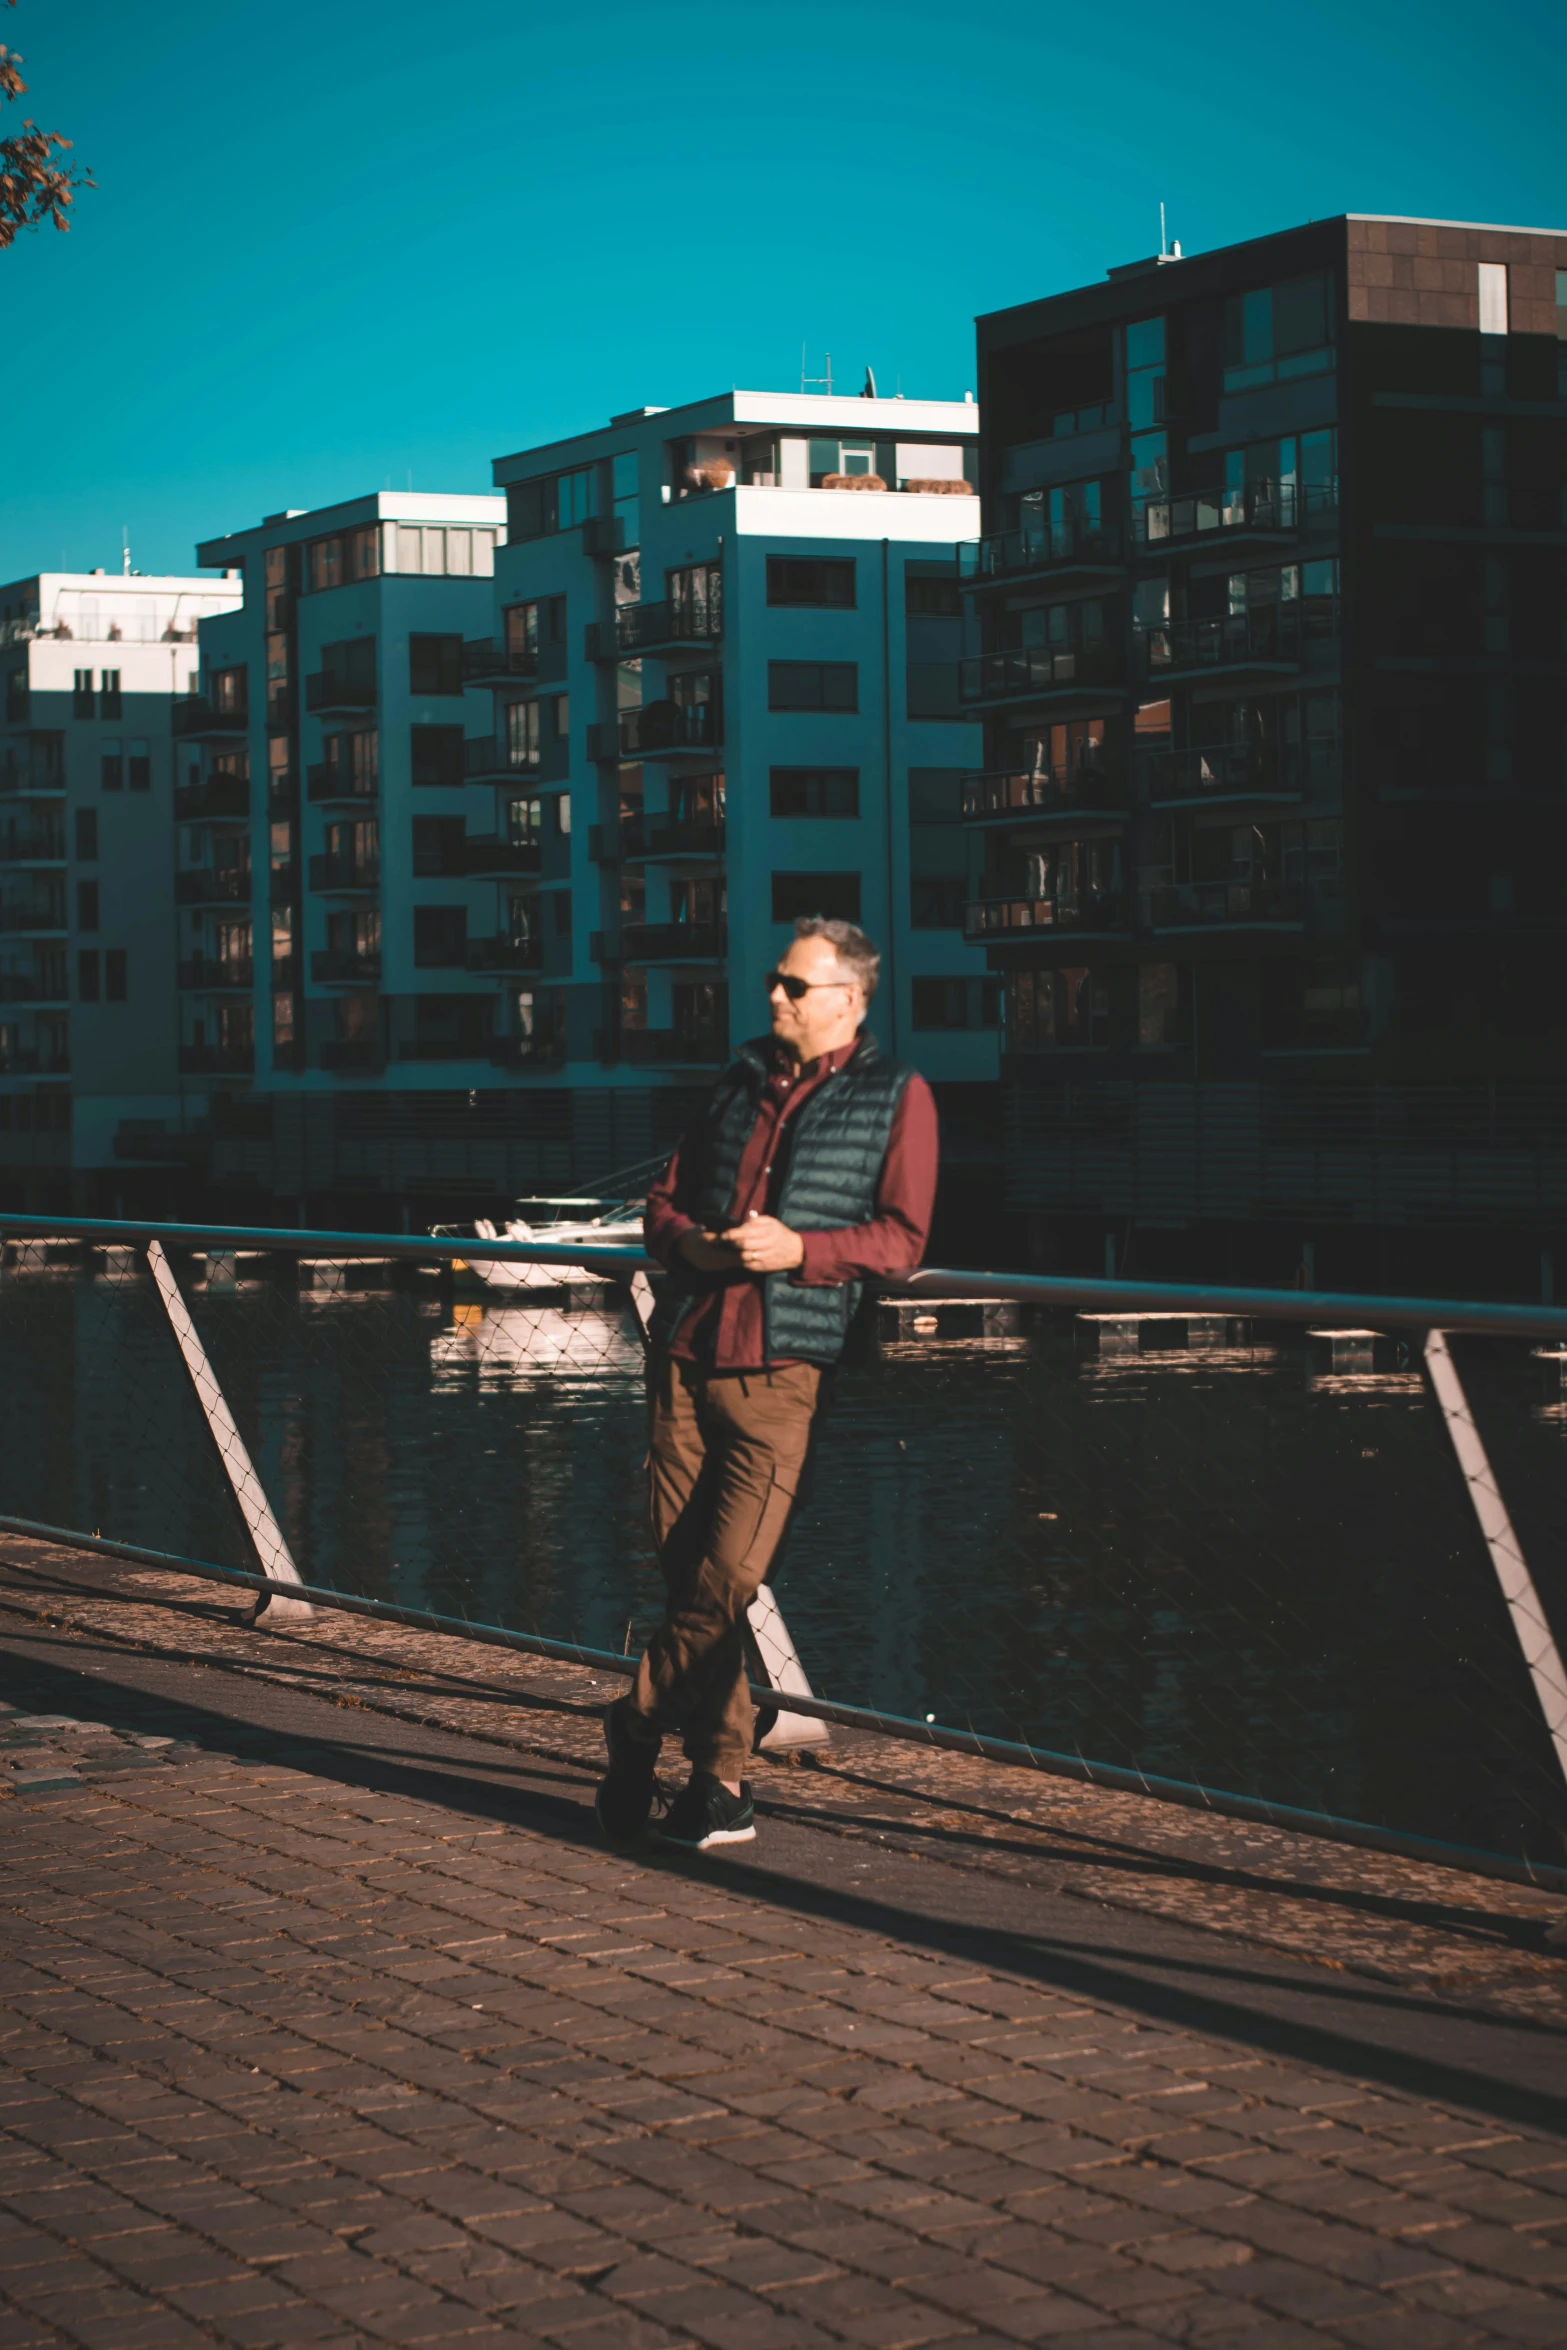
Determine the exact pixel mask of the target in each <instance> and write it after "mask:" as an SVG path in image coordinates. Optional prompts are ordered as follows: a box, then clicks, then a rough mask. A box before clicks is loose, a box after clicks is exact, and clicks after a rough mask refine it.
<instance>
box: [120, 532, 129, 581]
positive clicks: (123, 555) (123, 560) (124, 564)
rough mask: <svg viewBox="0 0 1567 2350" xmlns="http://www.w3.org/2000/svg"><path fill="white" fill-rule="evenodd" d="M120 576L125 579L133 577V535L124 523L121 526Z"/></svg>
mask: <svg viewBox="0 0 1567 2350" xmlns="http://www.w3.org/2000/svg"><path fill="white" fill-rule="evenodd" d="M120 575H121V577H122V578H124V579H129V578H130V576H131V534H130V532H129V530H128V529H127V528H126V527H125V525H124V523H121V525H120Z"/></svg>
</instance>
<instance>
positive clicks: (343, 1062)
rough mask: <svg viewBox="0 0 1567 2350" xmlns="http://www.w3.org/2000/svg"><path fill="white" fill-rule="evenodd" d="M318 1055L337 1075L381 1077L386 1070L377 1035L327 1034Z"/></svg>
mask: <svg viewBox="0 0 1567 2350" xmlns="http://www.w3.org/2000/svg"><path fill="white" fill-rule="evenodd" d="M377 965H378V967H379V958H377ZM319 1057H320V1063H321V1066H322V1068H323V1069H330V1070H331V1071H332V1072H333V1074H334V1075H335V1076H338V1077H381V1076H384V1074H385V1072H386V1048H385V1047H384V1045H383V1044H382V1042H381V1039H380V1038H379V1037H378V1036H329V1037H327V1038H326V1040H325V1041H324V1043H323V1044H322V1045H321V1048H320V1056H319Z"/></svg>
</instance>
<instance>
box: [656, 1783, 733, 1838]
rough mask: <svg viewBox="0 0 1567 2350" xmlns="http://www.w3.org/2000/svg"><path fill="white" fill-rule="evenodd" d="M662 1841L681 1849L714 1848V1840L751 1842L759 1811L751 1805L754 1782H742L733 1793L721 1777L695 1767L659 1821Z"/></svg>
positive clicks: (659, 1832) (659, 1833) (659, 1834)
mask: <svg viewBox="0 0 1567 2350" xmlns="http://www.w3.org/2000/svg"><path fill="white" fill-rule="evenodd" d="M658 1838H659V1842H660V1843H661V1844H677V1845H678V1846H679V1847H680V1850H681V1851H682V1852H711V1851H712V1849H713V1847H714V1845H715V1844H752V1843H754V1842H755V1840H756V1814H755V1813H754V1811H753V1810H752V1809H751V1783H750V1781H749V1780H748V1779H742V1780H741V1782H740V1792H739V1794H738V1795H731V1794H730V1792H729V1790H728V1788H727V1787H726V1786H725V1785H724V1783H723V1781H722V1779H715V1778H713V1777H712V1775H711V1774H710V1773H709V1772H707V1771H693V1772H692V1774H691V1780H690V1784H689V1785H688V1786H685V1787H682V1788H681V1790H680V1793H679V1794H678V1795H677V1796H676V1797H675V1800H674V1802H673V1803H672V1804H671V1805H670V1807H669V1811H668V1814H667V1816H666V1817H665V1818H664V1819H662V1820H660V1822H659V1824H658Z"/></svg>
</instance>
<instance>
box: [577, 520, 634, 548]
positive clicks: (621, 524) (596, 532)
mask: <svg viewBox="0 0 1567 2350" xmlns="http://www.w3.org/2000/svg"><path fill="white" fill-rule="evenodd" d="M632 543H633V542H632V541H631V540H630V539H629V538H628V537H627V535H626V525H625V519H624V517H623V516H622V515H619V514H590V515H589V516H588V519H587V521H586V522H584V524H583V525H582V552H583V553H584V555H624V554H625V553H626V551H627V549H628V548H629V547H630V546H631V544H632Z"/></svg>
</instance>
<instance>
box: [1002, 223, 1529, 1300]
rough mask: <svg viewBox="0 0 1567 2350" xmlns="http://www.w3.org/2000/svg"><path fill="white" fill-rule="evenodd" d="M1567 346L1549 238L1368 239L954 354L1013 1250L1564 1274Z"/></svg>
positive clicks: (1159, 286)
mask: <svg viewBox="0 0 1567 2350" xmlns="http://www.w3.org/2000/svg"><path fill="white" fill-rule="evenodd" d="M1564 336H1567V236H1556V235H1551V234H1547V233H1543V232H1540V233H1537V232H1519V231H1510V230H1500V229H1485V228H1474V227H1467V226H1455V225H1451V224H1443V223H1437V222H1417V221H1395V220H1381V219H1369V218H1359V217H1351V218H1347V219H1338V220H1331V221H1324V222H1318V223H1315V224H1313V225H1311V226H1309V227H1305V228H1300V229H1295V230H1290V231H1287V232H1285V233H1282V234H1280V235H1277V236H1271V237H1266V238H1261V239H1258V240H1256V241H1254V242H1252V243H1248V244H1245V245H1240V246H1235V247H1231V248H1228V249H1225V250H1222V251H1219V252H1214V253H1210V254H1205V255H1202V256H1200V257H1190V258H1186V259H1181V258H1179V257H1178V256H1170V257H1161V258H1159V259H1157V260H1150V261H1148V262H1145V263H1139V264H1134V265H1131V266H1130V267H1128V268H1125V269H1114V270H1111V272H1110V273H1109V276H1108V278H1107V280H1106V281H1105V282H1104V283H1102V284H1100V285H1096V286H1090V287H1085V288H1081V289H1078V290H1076V291H1074V292H1071V293H1067V294H1062V295H1059V296H1055V297H1052V298H1050V299H1048V300H1045V301H1040V302H1034V303H1030V304H1028V305H1026V306H1024V307H1022V308H1019V309H1014V310H1008V311H1005V312H1001V313H998V314H995V315H993V316H990V317H986V318H983V319H981V320H980V322H979V372H980V404H981V410H982V414H983V416H984V437H983V444H982V457H981V466H980V481H981V488H982V492H983V499H984V515H985V528H984V533H983V535H982V536H981V537H980V538H979V539H978V540H977V541H976V542H975V543H974V544H973V545H972V546H969V547H966V548H964V549H963V550H962V551H961V555H960V566H959V568H960V574H961V577H962V581H963V585H964V589H965V593H966V595H967V596H968V599H969V603H970V609H971V611H972V613H973V615H974V623H975V627H976V629H977V631H978V634H979V637H980V640H981V641H980V648H979V650H978V651H977V653H975V654H974V655H973V656H972V657H971V658H969V659H968V660H966V662H965V664H964V671H963V684H962V691H963V698H964V706H965V708H966V709H968V710H969V711H970V712H971V713H972V714H973V715H974V716H975V717H976V718H979V719H980V720H981V721H982V722H983V725H984V728H985V758H984V764H983V766H982V768H981V769H980V770H979V771H977V772H976V773H975V774H974V775H972V776H971V777H970V778H969V779H968V781H967V782H966V784H965V786H964V809H965V821H966V828H967V830H968V833H969V835H970V856H971V883H970V888H971V897H970V904H969V909H968V915H967V923H968V932H969V936H970V938H971V939H972V940H974V941H975V942H976V943H979V944H982V945H983V946H984V947H985V950H986V953H987V957H988V961H989V964H990V967H991V969H992V971H993V972H994V973H995V974H996V976H997V978H998V979H999V980H1000V981H1001V983H1002V987H1003V992H1004V1004H1005V1021H1006V1028H1005V1054H1004V1095H1005V1106H1006V1117H1007V1161H1006V1166H1007V1174H1006V1198H1007V1201H1008V1204H1009V1205H1010V1206H1012V1207H1013V1208H1015V1209H1016V1210H1018V1211H1019V1212H1020V1213H1022V1214H1024V1215H1025V1216H1027V1217H1028V1218H1029V1219H1030V1223H1031V1230H1032V1241H1033V1253H1034V1255H1035V1258H1036V1260H1037V1261H1041V1262H1052V1261H1060V1262H1067V1263H1073V1264H1086V1263H1093V1264H1094V1265H1095V1266H1096V1267H1097V1266H1098V1265H1100V1264H1102V1263H1111V1262H1114V1263H1118V1264H1122V1265H1124V1264H1126V1263H1127V1262H1128V1261H1129V1252H1130V1261H1132V1262H1135V1263H1136V1264H1137V1265H1138V1266H1140V1267H1141V1269H1143V1270H1162V1269H1165V1268H1167V1267H1168V1268H1175V1267H1179V1266H1193V1267H1195V1266H1197V1265H1203V1266H1206V1267H1208V1268H1209V1269H1217V1270H1223V1269H1225V1268H1226V1267H1227V1266H1228V1267H1233V1268H1235V1269H1244V1268H1248V1267H1249V1268H1250V1269H1251V1270H1253V1271H1255V1272H1258V1273H1260V1274H1262V1275H1264V1276H1266V1277H1269V1278H1288V1276H1289V1274H1290V1272H1291V1271H1292V1270H1297V1271H1299V1272H1303V1273H1304V1274H1306V1275H1307V1276H1312V1275H1314V1276H1315V1277H1316V1278H1317V1279H1319V1280H1321V1279H1324V1278H1326V1277H1328V1276H1329V1275H1331V1276H1332V1277H1335V1278H1341V1279H1343V1280H1345V1281H1349V1280H1351V1279H1366V1280H1376V1279H1378V1278H1381V1279H1389V1278H1394V1279H1396V1278H1399V1277H1401V1275H1402V1274H1405V1273H1407V1274H1408V1275H1409V1276H1410V1277H1412V1278H1421V1279H1427V1278H1433V1277H1434V1276H1436V1275H1437V1274H1439V1273H1440V1271H1441V1270H1442V1269H1443V1268H1444V1267H1445V1268H1446V1269H1447V1271H1448V1272H1449V1274H1450V1275H1452V1276H1456V1273H1457V1266H1456V1265H1455V1262H1454V1250H1455V1247H1457V1248H1458V1249H1459V1252H1460V1255H1461V1256H1462V1258H1463V1260H1464V1261H1465V1262H1467V1263H1470V1264H1472V1265H1473V1266H1474V1267H1475V1269H1476V1271H1477V1272H1478V1271H1479V1269H1480V1268H1481V1266H1482V1264H1483V1265H1484V1267H1485V1269H1486V1274H1487V1277H1488V1278H1493V1279H1502V1278H1505V1279H1507V1280H1508V1281H1509V1282H1511V1283H1513V1284H1514V1285H1515V1286H1518V1285H1522V1286H1523V1287H1524V1288H1525V1289H1526V1290H1527V1288H1528V1287H1529V1286H1531V1285H1532V1283H1533V1281H1534V1280H1535V1279H1536V1278H1538V1279H1539V1280H1541V1281H1542V1282H1543V1283H1545V1284H1547V1285H1548V1284H1549V1283H1550V1282H1551V1280H1552V1278H1553V1272H1552V1260H1553V1258H1554V1257H1556V1256H1558V1255H1559V1253H1560V1249H1561V1246H1562V1234H1563V1231H1564V1228H1567V1010H1564V1007H1563V999H1562V990H1561V986H1560V972H1561V968H1562V953H1563V946H1564V943H1567V877H1564V850H1567V838H1564V833H1567V732H1564V697H1563V685H1564V682H1567V663H1564V658H1563V656H1564V651H1567V641H1564V601H1563V596H1564V584H1567V571H1564V565H1567V502H1564V501H1567V486H1564V485H1567V403H1564V393H1567V373H1564V361H1563V352H1564V351H1567V341H1564V339H1563V338H1564ZM1503 1259H1505V1260H1506V1261H1505V1263H1504V1262H1503ZM1514 1259H1516V1263H1515V1262H1514ZM1324 1268H1326V1272H1325V1271H1324Z"/></svg>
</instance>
